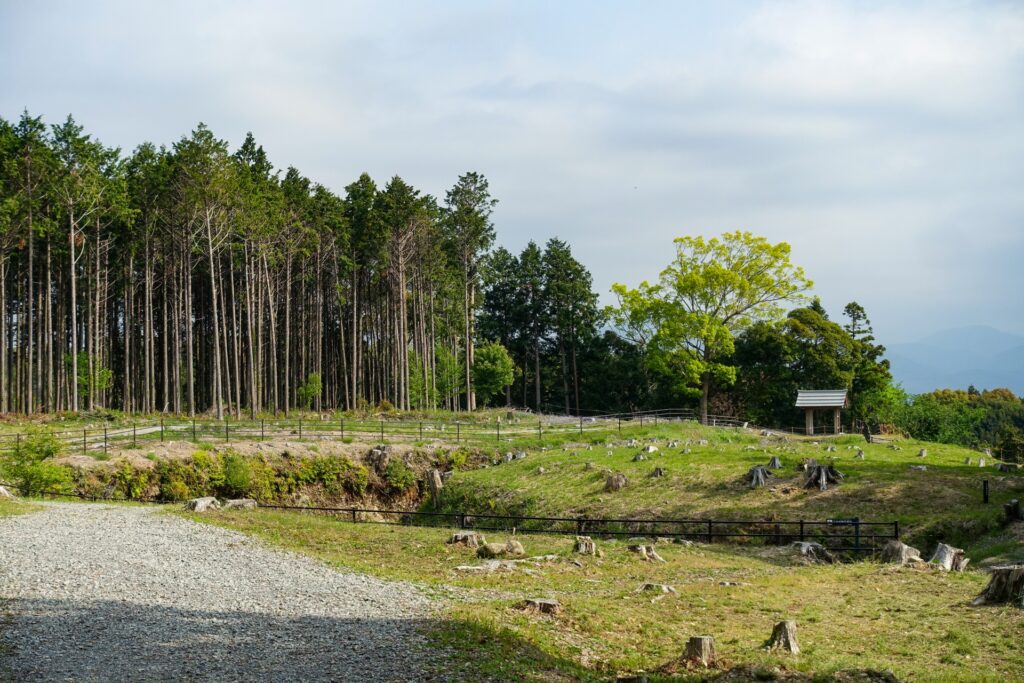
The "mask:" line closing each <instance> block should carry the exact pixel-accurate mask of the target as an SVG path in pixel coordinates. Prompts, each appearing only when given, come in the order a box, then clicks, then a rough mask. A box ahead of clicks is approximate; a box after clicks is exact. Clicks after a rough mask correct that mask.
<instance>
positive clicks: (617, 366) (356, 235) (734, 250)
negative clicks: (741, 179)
mask: <svg viewBox="0 0 1024 683" xmlns="http://www.w3.org/2000/svg"><path fill="white" fill-rule="evenodd" d="M496 203H497V200H496V199H495V198H494V197H492V195H491V192H490V188H489V186H488V182H487V179H486V178H485V177H484V176H483V175H481V174H479V173H474V172H468V173H465V174H464V175H462V176H460V177H458V178H457V179H454V182H453V184H452V186H451V188H450V189H449V190H448V191H447V192H446V193H445V194H444V197H442V198H438V197H434V196H431V195H430V194H425V193H423V192H422V191H420V190H417V189H416V188H414V187H412V186H411V185H409V184H408V183H407V182H405V181H404V180H402V178H400V177H398V176H395V177H393V178H391V179H390V180H388V181H387V182H386V183H383V184H382V185H379V184H378V183H377V182H375V181H374V179H372V178H370V177H369V176H368V175H366V174H364V175H361V176H360V177H359V178H356V179H355V180H354V181H353V182H352V183H351V184H349V185H348V186H346V187H345V188H344V193H343V194H342V195H339V194H335V192H333V191H332V190H331V189H329V188H327V187H325V186H323V185H321V184H319V183H317V182H315V181H314V180H312V179H310V178H307V177H305V176H304V175H303V174H302V173H301V172H300V171H299V170H297V169H295V168H292V167H289V168H287V170H279V169H278V167H276V166H275V165H274V164H273V163H272V162H271V161H270V160H269V159H268V158H267V155H266V154H265V152H264V150H263V148H262V147H260V146H259V145H258V144H257V142H256V141H255V139H254V138H253V136H252V135H251V134H250V135H248V136H247V137H246V138H245V140H244V142H243V143H242V144H241V146H240V147H239V148H238V149H236V150H231V149H230V148H229V146H228V144H227V142H225V141H224V140H221V139H219V138H217V137H216V136H215V135H214V133H213V132H212V131H211V130H209V129H208V128H207V127H206V126H204V125H202V124H200V125H199V126H197V127H196V129H195V130H193V131H192V132H191V133H190V134H189V135H187V136H184V137H182V138H181V139H180V140H179V141H177V142H176V143H175V144H173V145H171V146H170V147H169V148H168V147H157V146H155V145H153V144H149V143H144V144H141V145H139V146H138V147H137V148H136V149H135V150H134V151H133V152H131V153H130V154H126V153H124V152H122V151H121V150H119V149H116V148H110V147H107V146H105V145H104V144H102V143H101V142H100V141H99V140H96V139H95V138H94V137H92V136H91V135H89V134H88V133H87V132H86V131H85V130H83V128H82V127H81V126H79V125H78V124H77V123H76V122H75V121H74V119H73V118H71V117H68V119H67V120H66V121H64V122H63V123H60V124H58V125H47V124H46V123H44V122H43V121H42V119H41V118H38V117H34V116H31V115H30V114H29V113H27V112H26V113H24V114H23V115H22V116H21V117H20V118H19V119H18V120H17V121H16V122H8V121H4V120H2V119H0V312H2V314H0V340H2V347H3V348H2V353H0V412H4V413H6V412H16V413H32V412H61V411H70V412H82V411H94V410H98V409H116V410H123V411H128V412H143V413H155V412H168V413H174V414H189V415H194V414H199V413H203V414H211V415H215V416H217V417H222V416H223V415H224V414H225V413H233V414H236V415H256V414H259V413H270V414H279V413H285V414H287V413H288V412H289V411H291V410H294V409H296V408H307V409H313V410H324V411H326V410H353V409H362V408H367V407H371V406H377V407H394V408H398V409H405V410H426V409H435V408H442V409H449V410H473V409H475V408H476V407H478V405H485V404H492V405H510V406H516V407H521V408H527V409H530V410H535V411H543V412H561V413H567V414H579V415H587V414H594V413H605V412H617V411H624V410H637V409H650V408H659V407H681V406H686V407H690V406H692V407H699V408H700V409H701V411H702V412H703V413H704V414H713V413H718V414H730V415H742V416H744V417H745V418H747V419H750V420H752V421H754V422H756V423H759V424H766V425H772V426H782V427H787V426H793V425H796V424H798V423H799V415H798V414H797V413H796V412H795V410H794V408H793V407H792V399H793V396H794V395H795V393H796V390H797V389H798V388H822V387H829V388H832V387H845V388H847V389H849V390H850V394H851V398H852V403H853V405H852V410H851V411H849V417H848V420H849V422H850V426H853V425H854V423H859V422H861V421H867V422H869V423H872V422H874V423H882V422H886V423H891V424H896V425H898V426H901V427H903V428H905V429H908V430H909V431H912V432H914V433H915V434H917V435H920V436H930V437H934V438H941V439H945V440H954V441H957V442H960V443H966V444H968V445H993V444H996V443H1010V442H1014V441H1013V440H1014V439H1016V440H1018V441H1020V434H1021V430H1022V429H1024V410H1022V408H1021V406H1022V404H1021V401H1020V400H1019V399H1017V398H1016V397H1013V396H1012V395H1009V396H1007V395H1006V394H1007V393H1008V392H1005V391H1003V392H1002V393H999V392H996V393H992V392H985V393H979V392H974V393H973V394H969V393H964V392H961V393H959V394H958V393H955V392H952V393H948V395H946V394H936V395H934V396H933V395H929V396H921V397H908V396H906V395H905V394H903V393H902V392H901V391H900V389H899V388H898V387H896V386H893V381H892V376H891V374H890V372H889V366H888V361H886V360H885V358H884V353H885V349H884V347H883V346H881V345H880V344H878V343H877V342H876V341H875V339H874V337H873V334H872V330H871V324H870V321H869V319H868V315H867V312H866V311H865V310H864V309H863V307H861V306H860V305H859V304H857V303H856V302H851V303H850V304H848V305H847V306H846V307H845V308H844V310H843V312H842V313H843V316H842V321H841V322H835V321H833V320H832V319H831V318H830V317H829V314H828V313H827V311H825V309H824V308H823V307H822V306H821V303H820V302H819V301H818V300H817V299H814V298H811V297H810V296H809V295H808V292H809V291H810V289H811V285H812V283H811V282H810V281H809V280H807V279H806V277H804V275H803V271H802V270H801V269H799V268H797V267H795V266H793V265H792V264H790V262H789V248H788V245H785V244H780V245H770V244H768V243H767V242H766V241H765V240H763V239H762V238H756V237H754V236H752V235H750V234H749V233H734V234H727V235H724V236H723V238H722V239H721V240H719V239H717V238H715V239H711V240H710V241H705V240H703V238H680V239H679V240H677V241H676V242H677V243H676V259H675V261H673V263H672V264H670V265H669V267H668V268H667V269H666V270H665V271H664V272H663V273H662V275H661V279H660V281H659V282H658V283H655V284H654V285H650V284H648V283H646V282H645V283H642V284H641V285H640V286H639V287H637V288H635V289H631V288H629V287H626V286H624V285H616V287H615V288H614V293H615V295H616V297H617V298H618V305H617V306H611V307H601V306H600V305H599V304H598V295H597V293H596V292H594V290H593V283H592V278H591V275H590V273H589V272H588V271H587V269H586V268H585V267H584V266H583V265H582V264H581V263H580V262H579V261H577V260H576V259H575V257H574V256H573V254H572V249H571V246H570V245H569V244H567V243H566V242H564V241H561V240H559V239H555V238H553V239H550V240H548V241H547V242H546V243H545V244H543V245H538V244H536V243H534V242H530V243H529V244H528V245H527V246H526V247H525V248H524V249H523V250H522V251H521V252H520V253H519V254H514V253H512V252H510V251H508V250H507V249H505V248H504V247H495V242H496V231H495V226H494V225H493V222H492V211H493V209H494V207H495V204H496ZM787 305H788V311H787V309H786V308H785V306H787ZM478 384H479V391H478ZM478 394H479V395H478ZM961 394H962V395H961ZM993 416H995V417H993ZM954 423H955V424H956V425H959V427H955V428H954V427H951V426H950V425H951V424H954Z"/></svg>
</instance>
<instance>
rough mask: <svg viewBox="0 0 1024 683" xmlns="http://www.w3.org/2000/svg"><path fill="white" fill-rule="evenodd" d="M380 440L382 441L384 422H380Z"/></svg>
mask: <svg viewBox="0 0 1024 683" xmlns="http://www.w3.org/2000/svg"><path fill="white" fill-rule="evenodd" d="M380 440H381V442H383V441H384V420H381V421H380Z"/></svg>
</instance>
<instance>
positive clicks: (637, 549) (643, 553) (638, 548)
mask: <svg viewBox="0 0 1024 683" xmlns="http://www.w3.org/2000/svg"><path fill="white" fill-rule="evenodd" d="M629 551H630V552H632V553H636V554H637V555H639V556H640V558H641V559H642V560H644V561H645V562H664V561H665V560H664V558H662V556H661V555H659V554H658V553H657V552H655V550H654V546H653V545H631V546H629Z"/></svg>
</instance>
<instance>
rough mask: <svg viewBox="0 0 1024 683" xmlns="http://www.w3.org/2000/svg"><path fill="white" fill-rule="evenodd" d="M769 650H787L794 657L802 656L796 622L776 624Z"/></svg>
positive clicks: (789, 621)
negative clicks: (797, 638) (797, 637)
mask: <svg viewBox="0 0 1024 683" xmlns="http://www.w3.org/2000/svg"><path fill="white" fill-rule="evenodd" d="M768 649H769V650H785V651H786V652H789V653H791V654H794V655H798V654H800V645H799V644H798V643H797V640H796V622H795V621H791V620H787V621H780V622H779V623H777V624H775V628H774V629H772V637H771V638H770V639H769V640H768Z"/></svg>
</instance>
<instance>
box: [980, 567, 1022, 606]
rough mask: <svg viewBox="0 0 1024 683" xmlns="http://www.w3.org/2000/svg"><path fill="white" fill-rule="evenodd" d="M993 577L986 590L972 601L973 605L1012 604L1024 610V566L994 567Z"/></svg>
mask: <svg viewBox="0 0 1024 683" xmlns="http://www.w3.org/2000/svg"><path fill="white" fill-rule="evenodd" d="M991 571H992V576H991V578H989V580H988V585H987V586H985V590H983V591H981V593H979V594H978V597H976V598H974V600H973V601H971V604H972V605H974V606H975V607H977V606H978V605H998V604H1002V603H1006V602H1008V603H1010V604H1012V605H1015V606H1017V607H1022V608H1024V564H1008V565H1001V566H998V567H992V570H991Z"/></svg>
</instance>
